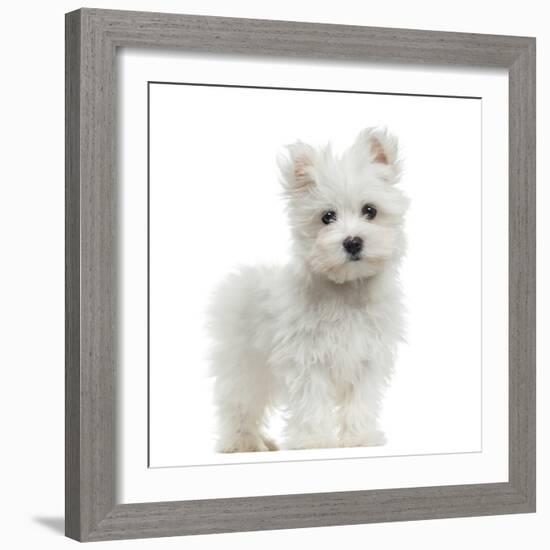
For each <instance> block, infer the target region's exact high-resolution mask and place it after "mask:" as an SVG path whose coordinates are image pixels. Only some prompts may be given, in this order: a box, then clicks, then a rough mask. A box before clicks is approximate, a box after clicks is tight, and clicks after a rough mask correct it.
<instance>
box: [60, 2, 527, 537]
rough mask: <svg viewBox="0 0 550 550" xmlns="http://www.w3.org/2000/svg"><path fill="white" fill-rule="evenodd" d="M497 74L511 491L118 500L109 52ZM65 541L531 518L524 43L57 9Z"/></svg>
mask: <svg viewBox="0 0 550 550" xmlns="http://www.w3.org/2000/svg"><path fill="white" fill-rule="evenodd" d="M125 46H128V47H132V46H140V47H144V48H157V47H160V48H174V49H183V50H187V51H196V52H204V53H216V54H237V53H238V54H245V55H248V56H272V57H279V58H281V57H282V58H296V57H300V58H304V59H316V58H317V59H333V60H335V61H337V62H359V61H369V62H371V61H379V62H384V63H390V62H397V63H413V64H454V65H463V66H470V67H471V66H476V67H504V68H507V69H508V70H509V81H510V113H509V116H510V179H509V194H510V225H509V231H510V266H509V269H510V275H509V276H510V291H509V299H510V351H509V360H510V392H509V396H510V397H509V398H510V423H509V439H510V453H509V455H510V460H509V482H507V483H496V484H480V485H462V486H451V487H445V486H442V487H421V488H412V489H391V490H378V491H352V492H335V493H324V494H320V493H316V494H304V495H283V496H266V497H253V498H234V499H214V500H202V501H183V502H159V503H143V504H116V503H115V495H114V487H115V454H114V453H115V430H116V418H115V381H116V357H117V349H116V333H115V327H116V297H117V288H116V278H115V276H116V270H117V251H116V242H117V241H116V221H117V220H116V212H117V210H116V207H117V205H116V197H117V181H116V166H115V154H114V152H115V85H114V82H115V81H114V76H115V73H114V66H115V65H114V64H115V55H116V48H118V47H125ZM66 81H67V84H66V526H67V527H66V533H67V535H68V536H70V537H72V538H75V539H77V540H108V539H123V538H135V537H157V536H173V535H184V534H197V533H220V532H230V531H243V530H259V529H288V528H298V527H313V526H321V525H345V524H357V523H369V522H377V521H401V520H415V519H428V518H440V517H457V516H473V515H487V514H508V513H518V512H531V511H534V510H535V40H534V39H533V38H525V37H512V36H494V35H478V34H466V33H443V32H431V31H418V30H406V29H382V28H369V27H357V26H343V25H326V24H311V23H298V22H288V21H263V20H252V19H232V18H220V17H200V16H189V15H174V14H161V13H142V12H122V11H112V10H95V9H83V10H78V11H76V12H72V13H70V14H67V16H66Z"/></svg>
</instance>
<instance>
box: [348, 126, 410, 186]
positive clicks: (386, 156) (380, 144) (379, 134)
mask: <svg viewBox="0 0 550 550" xmlns="http://www.w3.org/2000/svg"><path fill="white" fill-rule="evenodd" d="M353 150H354V151H355V152H356V153H357V154H358V155H360V157H363V158H365V157H364V155H366V157H367V159H368V161H369V162H371V163H373V164H380V165H382V166H387V167H388V178H389V180H391V181H390V182H391V183H395V182H396V181H397V180H398V179H399V176H400V173H401V162H400V161H399V159H398V153H399V148H398V143H397V138H396V137H395V136H393V135H392V134H390V133H389V132H388V131H387V130H386V129H380V128H366V129H365V130H363V131H362V132H361V133H360V134H359V135H358V136H357V139H356V141H355V143H354V145H353Z"/></svg>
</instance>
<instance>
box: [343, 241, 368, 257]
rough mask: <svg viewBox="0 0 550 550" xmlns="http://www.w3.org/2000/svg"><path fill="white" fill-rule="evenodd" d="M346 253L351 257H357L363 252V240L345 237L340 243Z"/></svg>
mask: <svg viewBox="0 0 550 550" xmlns="http://www.w3.org/2000/svg"><path fill="white" fill-rule="evenodd" d="M342 244H343V245H344V248H345V249H346V252H349V253H350V254H351V255H352V256H357V254H359V252H361V250H363V239H362V238H361V237H346V238H345V239H344V242H343V243H342Z"/></svg>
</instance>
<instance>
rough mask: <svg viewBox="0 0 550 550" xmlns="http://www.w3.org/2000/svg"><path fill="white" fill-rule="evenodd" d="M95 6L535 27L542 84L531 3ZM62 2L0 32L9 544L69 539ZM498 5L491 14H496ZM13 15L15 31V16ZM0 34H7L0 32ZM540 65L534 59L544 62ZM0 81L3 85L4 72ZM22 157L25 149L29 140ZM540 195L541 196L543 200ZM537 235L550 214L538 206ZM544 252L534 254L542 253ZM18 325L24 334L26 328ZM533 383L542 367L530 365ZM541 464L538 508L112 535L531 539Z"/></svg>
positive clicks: (542, 37) (449, 542) (543, 128)
mask: <svg viewBox="0 0 550 550" xmlns="http://www.w3.org/2000/svg"><path fill="white" fill-rule="evenodd" d="M95 5H96V6H97V7H109V8H117V7H118V8H125V9H149V10H153V9H156V10H163V11H174V12H188V13H203V14H212V15H230V16H241V17H263V18H280V19H297V20H304V21H319V22H339V23H354V24H364V25H378V26H393V27H417V28H429V29H437V30H456V31H467V32H490V33H503V34H519V35H521V34H523V35H537V36H538V39H539V41H538V68H539V72H538V78H537V82H538V87H539V90H538V92H539V93H538V97H539V98H543V97H544V96H545V95H548V91H547V89H548V71H549V69H548V62H547V58H548V53H549V49H548V41H547V38H548V30H547V29H546V28H545V27H544V26H543V25H544V22H545V19H544V17H543V12H542V10H543V5H542V4H541V3H537V2H529V1H527V2H524V3H523V4H522V9H521V10H517V4H512V3H510V4H507V3H503V2H499V3H496V2H495V3H486V4H480V3H479V2H468V1H465V2H461V3H460V4H455V5H449V4H441V3H437V2H427V1H424V2H422V1H419V2H415V3H414V4H411V3H407V2H405V1H395V2H393V3H392V4H391V5H388V6H386V7H384V5H382V4H373V5H371V6H369V8H368V9H367V8H365V7H363V6H362V5H361V4H358V3H356V2H352V1H351V0H350V1H349V2H347V1H341V2H338V3H337V4H334V5H331V4H324V5H317V6H315V8H314V9H312V4H311V3H306V2H303V3H302V4H298V5H296V4H292V3H291V2H285V1H282V0H281V1H279V2H277V3H275V2H265V3H261V4H259V3H253V2H245V1H239V0H235V1H234V2H232V3H231V5H227V3H224V2H221V1H219V2H215V1H213V0H209V1H204V0H203V1H201V2H199V1H196V2H185V1H182V2H150V1H149V2H146V1H137V0H136V1H132V2H123V1H118V2H117V1H112V2H108V3H107V2H97V3H96V4H95ZM79 6H80V4H78V3H76V2H68V1H62V2H59V3H57V4H56V5H55V7H51V5H42V4H40V3H38V2H30V3H25V4H24V5H21V6H20V7H10V8H8V9H7V10H6V11H5V12H4V15H5V17H6V19H7V20H10V21H11V23H12V24H10V25H7V26H6V27H5V29H4V33H3V35H2V41H3V43H2V46H3V48H2V51H3V57H4V58H5V59H4V65H3V67H4V73H3V75H4V78H5V79H6V81H5V82H4V86H3V88H2V92H0V93H2V96H3V97H2V99H3V101H2V105H3V107H4V109H5V113H4V120H3V125H2V135H3V145H4V149H5V150H7V151H9V153H8V154H5V155H3V162H4V166H5V168H4V175H3V177H2V185H3V188H4V189H5V191H6V192H7V193H4V195H3V199H2V202H1V206H0V208H1V209H2V212H1V215H0V220H1V221H0V223H2V232H1V233H0V234H1V235H2V250H3V252H4V261H3V271H2V277H3V279H4V284H3V285H2V292H3V295H2V300H1V303H2V323H3V327H2V328H3V334H4V338H3V339H2V341H3V362H2V366H3V367H4V373H5V379H4V384H3V390H4V391H3V395H2V400H1V401H0V407H2V429H3V445H2V447H3V451H4V452H3V454H2V459H1V460H2V470H1V471H2V478H3V485H2V496H3V498H2V505H1V506H2V511H1V512H2V517H3V520H4V521H3V532H2V536H3V541H5V542H6V545H7V546H9V547H11V548H22V547H28V546H32V545H35V546H37V545H40V547H41V548H59V547H64V546H65V545H66V546H68V545H69V544H74V543H72V542H71V541H68V540H65V539H63V538H62V537H61V535H60V528H61V527H60V525H61V523H62V520H61V518H62V514H63V282H62V280H63V160H62V151H63V136H64V130H63V13H64V12H65V11H67V10H70V9H75V8H77V7H79ZM497 13H498V18H497V17H495V15H496V14H497ZM22 21H25V31H24V36H25V39H24V40H22V39H21V37H22V36H23V31H22V30H21V27H20V26H19V25H18V22H22ZM4 41H5V43H4ZM543 68H544V70H543ZM8 83H9V85H8ZM538 121H539V126H538V150H539V174H538V175H539V181H544V179H547V172H548V169H547V167H548V164H547V161H546V160H545V159H543V158H542V154H541V153H542V151H544V150H548V147H549V146H550V143H549V142H548V137H547V136H548V134H547V123H548V110H547V107H546V105H545V104H544V103H542V102H541V104H539V116H538ZM30 152H32V155H33V158H32V160H29V153H30ZM547 197H548V192H547V191H546V190H545V189H544V188H543V186H542V185H541V186H540V191H539V194H538V209H539V212H543V211H545V210H547V208H544V206H545V203H547ZM547 206H549V205H547ZM539 231H540V233H539V234H540V235H541V236H542V234H543V232H544V231H548V222H547V221H545V220H544V219H543V218H542V216H540V218H539ZM538 242H539V254H540V256H539V257H540V261H539V281H542V280H543V279H544V276H545V275H546V278H547V277H548V255H547V253H548V244H547V242H546V241H545V240H543V239H539V241H538ZM543 253H544V255H543ZM547 302H548V296H547V292H546V289H545V288H544V287H543V286H542V285H539V303H540V304H541V307H540V309H539V312H540V313H539V323H540V324H539V330H540V334H544V333H547V332H548V323H547V313H546V311H543V310H542V305H548V303H547ZM29 338H31V340H30V341H29ZM543 340H544V339H543V338H539V342H540V344H539V346H540V347H539V365H541V366H542V365H543V364H544V362H545V359H546V362H547V359H548V347H547V346H548V344H546V345H545V343H544V341H543ZM538 388H539V392H538V393H539V396H540V395H541V394H542V393H543V392H546V393H547V392H548V390H550V388H549V387H548V378H547V377H546V376H545V373H544V372H542V369H539V385H538ZM547 420H548V405H547V404H545V403H542V402H541V399H540V398H539V421H538V432H539V464H541V463H543V461H544V459H545V458H546V457H547V454H548V453H547V450H548V438H549V434H548V429H547V426H546V425H547ZM547 480H548V477H547V475H546V473H545V472H544V470H542V469H539V482H538V483H539V512H538V513H537V514H536V515H530V516H508V517H500V518H499V517H496V518H469V519H453V520H438V521H430V522H412V523H402V524H388V525H370V526H356V527H333V528H320V529H308V530H301V531H292V532H269V533H249V534H232V535H222V536H215V537H212V536H208V537H192V538H187V539H184V540H182V539H166V540H162V541H158V540H155V541H151V540H149V541H134V542H119V543H111V544H112V545H114V546H123V545H133V547H149V548H158V547H164V546H170V545H177V547H179V548H181V547H182V546H183V547H188V548H217V547H220V546H221V545H225V546H229V547H232V546H235V547H239V548H257V547H258V545H262V546H263V547H264V548H275V547H279V546H281V545H292V546H299V545H313V544H316V545H317V546H323V547H327V548H330V547H333V546H334V545H336V544H338V545H340V546H341V545H342V544H349V545H354V546H355V545H358V544H363V543H364V542H365V541H368V542H369V544H372V545H375V544H378V545H384V546H385V547H387V548H400V547H401V546H403V544H405V543H406V544H407V545H408V546H409V547H421V548H434V549H436V548H441V547H443V546H444V547H446V548H463V547H464V546H465V545H472V544H473V545H479V546H481V545H487V544H491V545H495V546H496V545H498V546H499V547H500V548H517V547H518V546H520V545H523V544H525V543H527V546H528V547H530V548H543V547H544V546H543V542H542V536H543V535H546V536H548V527H547V525H548V521H549V520H550V512H549V511H548V506H547V502H548V499H547V495H548V481H547Z"/></svg>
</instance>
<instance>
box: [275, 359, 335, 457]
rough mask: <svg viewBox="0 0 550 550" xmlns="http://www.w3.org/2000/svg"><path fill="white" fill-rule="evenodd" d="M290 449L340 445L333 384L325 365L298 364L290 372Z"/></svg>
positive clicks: (288, 381) (287, 445) (287, 433)
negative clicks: (303, 366)
mask: <svg viewBox="0 0 550 550" xmlns="http://www.w3.org/2000/svg"><path fill="white" fill-rule="evenodd" d="M286 386H287V391H288V417H287V425H286V432H285V435H286V438H285V441H286V444H285V447H286V448H288V449H320V448H331V447H337V446H338V439H337V436H336V430H335V422H334V387H333V385H332V384H331V383H330V380H329V377H328V376H327V374H326V369H325V368H323V366H321V365H315V366H312V367H308V368H307V369H304V368H302V367H300V368H298V367H296V368H295V369H293V371H292V373H291V374H290V375H289V376H287V384H286Z"/></svg>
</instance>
